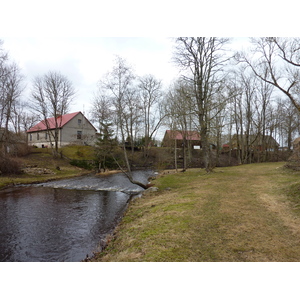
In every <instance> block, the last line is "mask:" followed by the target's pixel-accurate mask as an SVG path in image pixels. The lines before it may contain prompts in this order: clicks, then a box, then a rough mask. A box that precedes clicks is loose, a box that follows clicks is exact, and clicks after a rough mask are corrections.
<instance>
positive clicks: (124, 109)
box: [99, 56, 147, 189]
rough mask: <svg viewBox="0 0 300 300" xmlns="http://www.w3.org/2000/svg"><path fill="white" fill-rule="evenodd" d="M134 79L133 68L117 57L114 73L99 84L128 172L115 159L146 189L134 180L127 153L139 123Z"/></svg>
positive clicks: (131, 179)
mask: <svg viewBox="0 0 300 300" xmlns="http://www.w3.org/2000/svg"><path fill="white" fill-rule="evenodd" d="M134 79H135V75H134V73H133V70H132V68H131V67H130V66H129V65H128V63H127V62H126V61H125V59H123V58H121V57H119V56H117V57H116V60H115V64H114V67H113V69H112V71H111V72H109V73H108V74H106V76H105V77H104V78H103V80H101V81H100V83H99V84H100V87H101V89H102V90H103V91H105V93H106V94H107V95H108V97H109V99H110V103H111V106H112V110H113V114H114V118H115V120H114V121H115V124H116V126H117V134H118V132H119V133H120V137H121V143H122V147H123V153H124V159H125V163H126V167H127V172H125V171H124V170H123V168H122V167H121V166H120V164H119V163H118V161H117V160H116V159H115V157H114V159H115V162H116V163H117V164H118V166H119V167H120V169H121V170H122V171H123V172H124V174H125V175H126V176H127V177H128V179H129V180H130V181H131V182H132V183H134V184H137V185H139V186H141V187H142V188H144V189H146V188H147V186H146V185H144V184H143V183H141V182H138V181H135V180H134V179H133V176H132V172H131V166H130V163H129V159H128V155H127V151H126V141H128V140H129V142H130V143H131V147H132V145H133V144H132V143H133V139H134V132H133V131H134V127H135V124H136V123H135V122H138V119H139V118H138V116H137V108H138V107H139V105H138V104H137V102H136V101H137V97H136V95H135V90H134V85H133V81H134Z"/></svg>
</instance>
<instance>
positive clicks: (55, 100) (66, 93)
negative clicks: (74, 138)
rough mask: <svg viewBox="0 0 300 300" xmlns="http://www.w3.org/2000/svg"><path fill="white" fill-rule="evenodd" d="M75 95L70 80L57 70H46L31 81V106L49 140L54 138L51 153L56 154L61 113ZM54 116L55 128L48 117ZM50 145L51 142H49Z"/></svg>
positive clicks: (63, 112) (64, 112)
mask: <svg viewBox="0 0 300 300" xmlns="http://www.w3.org/2000/svg"><path fill="white" fill-rule="evenodd" d="M74 96H75V89H74V87H73V84H72V83H71V81H69V80H68V78H67V77H65V76H64V75H62V74H60V73H59V72H51V71H50V72H48V73H47V74H45V75H43V76H39V77H36V78H35V80H34V82H33V87H32V92H31V98H32V105H31V107H32V108H33V109H34V110H35V111H36V112H38V113H39V114H40V115H41V116H42V118H43V120H44V122H45V125H46V127H47V129H48V133H49V137H50V141H51V138H53V140H54V149H53V148H52V149H53V155H54V156H55V157H57V156H58V138H59V128H60V127H61V122H62V118H60V117H61V116H62V115H64V114H66V113H67V112H68V110H69V107H70V104H71V102H72V100H73V99H74ZM52 117H53V118H54V122H55V128H54V130H50V128H51V126H50V124H49V122H48V121H47V119H48V118H52ZM51 145H52V143H51Z"/></svg>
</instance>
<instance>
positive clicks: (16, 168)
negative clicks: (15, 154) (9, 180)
mask: <svg viewBox="0 0 300 300" xmlns="http://www.w3.org/2000/svg"><path fill="white" fill-rule="evenodd" d="M0 172H1V174H4V175H9V174H21V173H22V170H21V163H20V162H19V161H18V160H17V159H15V158H11V157H9V156H4V157H0Z"/></svg>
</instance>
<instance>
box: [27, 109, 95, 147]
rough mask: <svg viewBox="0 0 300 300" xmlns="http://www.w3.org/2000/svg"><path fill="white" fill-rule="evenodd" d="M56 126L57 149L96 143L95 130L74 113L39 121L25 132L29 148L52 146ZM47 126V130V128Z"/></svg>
mask: <svg viewBox="0 0 300 300" xmlns="http://www.w3.org/2000/svg"><path fill="white" fill-rule="evenodd" d="M55 121H56V122H57V124H58V129H59V134H58V147H62V146H65V145H69V144H77V145H94V144H95V142H96V132H97V130H96V128H95V127H94V126H93V125H92V124H91V123H90V121H89V120H88V119H87V118H86V117H85V116H84V115H83V114H82V113H81V112H75V113H70V114H66V115H62V116H60V117H58V118H57V119H56V120H55V118H49V119H47V120H44V121H41V122H39V123H38V124H36V125H35V126H33V127H31V128H30V129H29V130H28V131H27V141H28V145H30V146H37V147H39V148H42V147H50V146H51V143H52V144H53V146H54V138H53V136H54V129H55V127H56V125H55V123H56V122H55ZM47 124H48V128H47Z"/></svg>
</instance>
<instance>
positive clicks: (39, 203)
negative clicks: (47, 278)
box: [0, 171, 153, 262]
mask: <svg viewBox="0 0 300 300" xmlns="http://www.w3.org/2000/svg"><path fill="white" fill-rule="evenodd" d="M152 174H153V172H152V171H135V172H133V176H134V178H135V179H136V180H139V181H141V182H143V183H147V179H148V178H149V176H151V175H152ZM141 190H142V189H141V188H140V187H139V186H137V185H133V184H131V183H130V182H129V180H128V179H127V178H126V176H125V175H124V174H122V173H119V174H114V175H110V176H105V177H99V176H91V175H89V176H84V177H77V178H72V179H65V180H59V181H51V182H47V183H43V184H34V185H27V186H20V187H14V188H8V189H5V190H2V191H0V261H9V262H13V261H18V262H63V261H66V262H78V261H81V260H83V259H84V258H86V256H87V255H88V256H92V254H93V252H95V251H98V250H100V248H99V247H100V241H101V240H103V239H105V237H106V236H107V234H109V233H111V232H112V231H113V229H114V228H115V226H116V225H117V223H118V222H119V221H120V218H121V217H122V215H123V212H124V210H125V209H126V206H127V201H128V199H129V197H130V195H132V194H136V193H138V192H140V191H141Z"/></svg>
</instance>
